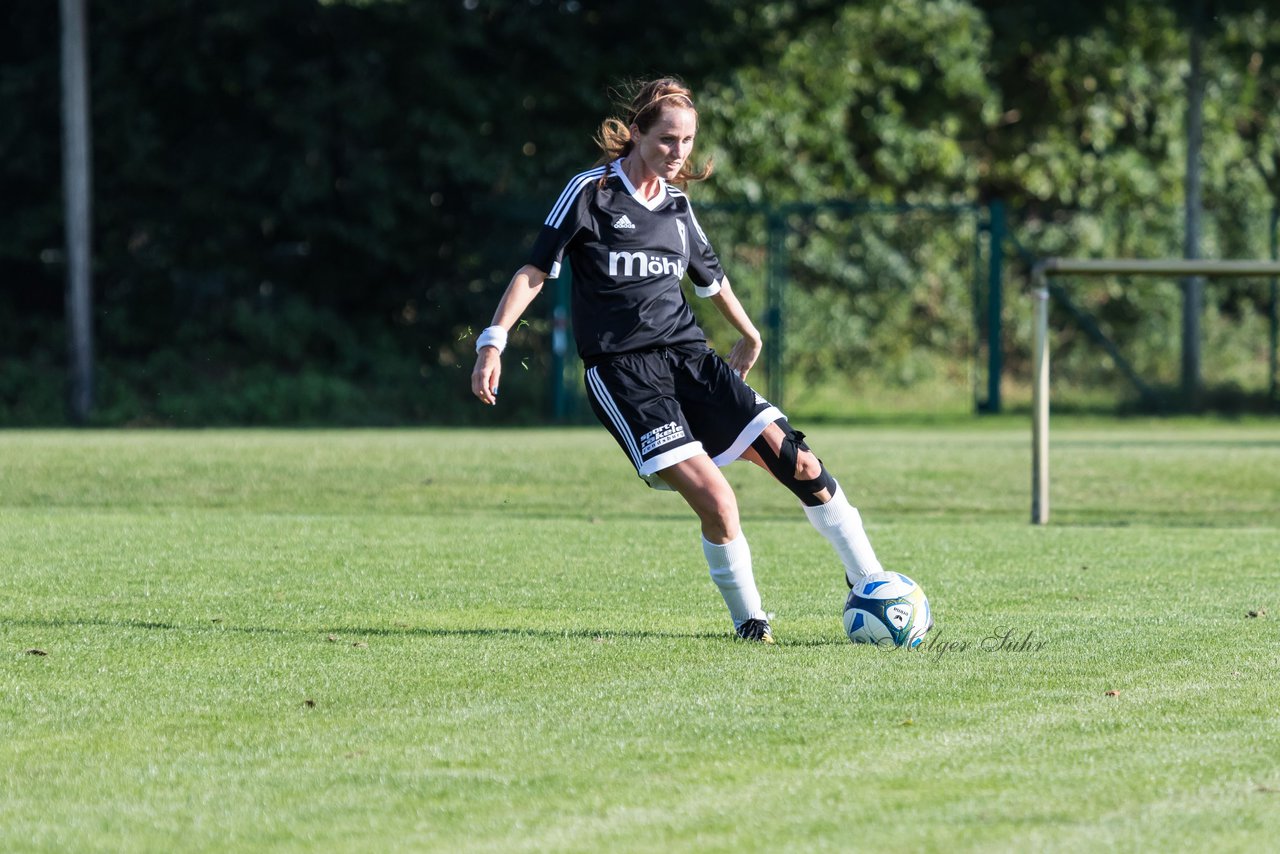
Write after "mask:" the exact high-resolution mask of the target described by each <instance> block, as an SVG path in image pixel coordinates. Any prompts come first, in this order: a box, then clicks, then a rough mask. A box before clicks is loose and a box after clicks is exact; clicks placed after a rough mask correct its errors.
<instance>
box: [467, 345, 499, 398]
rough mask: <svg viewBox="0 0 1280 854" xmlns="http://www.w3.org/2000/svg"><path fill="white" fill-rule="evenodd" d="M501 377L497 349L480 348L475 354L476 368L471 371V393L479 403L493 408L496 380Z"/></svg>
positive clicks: (496, 389)
mask: <svg viewBox="0 0 1280 854" xmlns="http://www.w3.org/2000/svg"><path fill="white" fill-rule="evenodd" d="M501 376H502V357H501V356H500V355H498V348H497V347H481V348H480V352H479V353H477V354H476V366H475V368H474V369H473V370H472V371H471V393H472V394H474V395H475V396H476V397H478V398H480V402H481V403H487V404H489V405H490V406H493V405H494V404H495V403H497V402H498V378H499V377H501Z"/></svg>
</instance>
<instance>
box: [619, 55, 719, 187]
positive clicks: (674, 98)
mask: <svg viewBox="0 0 1280 854" xmlns="http://www.w3.org/2000/svg"><path fill="white" fill-rule="evenodd" d="M626 90H629V94H628V91H626ZM616 94H617V95H618V107H619V109H620V110H621V112H622V117H621V118H618V117H610V118H607V119H605V120H604V121H603V122H601V123H600V130H599V131H598V132H597V133H596V145H598V146H600V151H601V152H602V154H601V157H600V160H599V162H598V163H597V165H603V164H605V163H609V162H610V161H613V160H617V159H618V158H619V157H625V156H626V155H627V154H629V153H630V152H631V149H632V148H634V147H635V142H634V141H633V140H632V139H631V126H632V125H635V126H636V127H637V128H639V129H640V132H641V133H648V132H649V128H651V127H653V125H654V122H656V121H657V120H658V119H659V118H660V117H661V116H662V111H663V110H664V109H665V108H666V107H667V106H672V107H679V108H682V109H686V110H693V115H694V117H695V118H696V117H697V115H698V110H697V109H696V108H695V107H694V106H693V93H692V92H690V91H689V87H687V86H685V85H684V83H682V82H681V81H680V80H678V79H677V78H675V77H660V78H658V79H657V80H649V81H641V82H636V83H632V84H630V85H629V86H627V87H625V90H624V91H622V92H618V93H616ZM711 169H712V163H711V161H710V160H708V161H707V162H706V164H704V165H703V167H702V168H701V169H699V168H697V167H695V166H694V165H693V163H692V162H691V161H689V160H686V161H685V162H684V165H683V166H681V167H680V174H679V175H677V176H676V177H675V179H674V180H673V181H672V183H673V184H679V185H681V186H684V185H685V184H688V183H689V182H690V181H701V180H702V179H704V178H706V177H707V176H709V175H710V174H711ZM606 177H607V176H606Z"/></svg>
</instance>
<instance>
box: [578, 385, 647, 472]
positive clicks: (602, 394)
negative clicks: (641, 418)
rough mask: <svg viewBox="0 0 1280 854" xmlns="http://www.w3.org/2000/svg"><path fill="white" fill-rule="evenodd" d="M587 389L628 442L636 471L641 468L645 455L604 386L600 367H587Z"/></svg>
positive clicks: (629, 452)
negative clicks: (641, 452) (641, 453)
mask: <svg viewBox="0 0 1280 854" xmlns="http://www.w3.org/2000/svg"><path fill="white" fill-rule="evenodd" d="M587 390H588V391H590V392H591V396H592V397H594V398H595V399H596V403H599V404H600V408H601V409H603V410H604V411H605V414H606V415H608V416H609V420H610V421H612V422H613V427H614V429H615V430H617V431H618V434H619V435H620V436H622V440H623V441H624V442H626V444H627V454H628V455H629V456H630V457H631V464H632V465H634V466H635V467H636V471H639V470H640V465H641V463H642V462H643V461H644V457H642V456H641V455H640V448H639V447H637V446H636V437H635V436H633V435H631V427H630V425H628V424H627V422H626V419H625V418H623V417H622V413H621V412H619V411H618V405H617V404H616V403H614V402H613V396H612V395H610V394H609V390H608V389H607V388H605V387H604V380H602V379H600V371H599V369H598V368H587Z"/></svg>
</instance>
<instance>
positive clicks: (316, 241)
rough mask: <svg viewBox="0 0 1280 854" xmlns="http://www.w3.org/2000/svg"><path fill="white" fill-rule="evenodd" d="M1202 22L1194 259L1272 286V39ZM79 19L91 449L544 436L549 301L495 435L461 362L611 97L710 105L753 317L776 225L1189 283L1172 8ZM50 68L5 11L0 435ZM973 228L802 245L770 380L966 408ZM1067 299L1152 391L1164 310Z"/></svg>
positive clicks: (712, 199)
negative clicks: (158, 434) (232, 434)
mask: <svg viewBox="0 0 1280 854" xmlns="http://www.w3.org/2000/svg"><path fill="white" fill-rule="evenodd" d="M1032 5H1034V6H1035V7H1036V12H1035V14H1030V13H1029V12H1028V9H1030V8H1031V6H1032ZM1210 6H1211V8H1210V9H1209V12H1210V13H1211V14H1210V15H1209V16H1208V21H1209V24H1207V25H1206V26H1207V30H1206V37H1207V38H1208V39H1209V42H1208V50H1207V54H1206V60H1205V61H1206V68H1207V69H1208V70H1209V71H1210V72H1211V78H1212V81H1213V82H1212V85H1211V91H1210V97H1211V105H1210V108H1209V109H1208V110H1207V113H1206V122H1207V126H1206V160H1207V163H1206V172H1205V201H1206V205H1207V206H1208V207H1209V208H1210V210H1209V217H1208V221H1209V222H1210V223H1211V224H1212V225H1213V227H1212V228H1210V229H1209V233H1208V234H1207V237H1206V243H1207V244H1208V245H1207V246H1206V254H1209V255H1215V254H1218V255H1227V254H1232V255H1251V256H1260V255H1262V254H1264V253H1265V252H1266V245H1267V244H1266V240H1267V234H1266V228H1267V225H1268V218H1267V212H1268V211H1269V209H1270V208H1271V206H1272V205H1273V204H1274V199H1275V198H1276V197H1277V194H1280V178H1278V177H1277V176H1278V175H1280V148H1277V145H1278V143H1277V142H1276V140H1277V139H1280V129H1278V128H1277V124H1276V122H1277V118H1276V111H1275V110H1274V104H1275V103H1276V101H1277V94H1278V93H1280V71H1278V70H1277V69H1278V68H1280V63H1277V59H1280V55H1278V54H1277V48H1276V47H1275V46H1276V45H1277V44H1280V38H1277V37H1276V34H1277V27H1280V19H1277V18H1276V16H1275V15H1274V14H1271V13H1266V12H1264V11H1261V10H1260V9H1258V8H1254V7H1251V6H1250V5H1249V4H1245V3H1234V2H1226V0H1223V2H1219V3H1214V4H1210ZM469 7H471V8H469ZM1188 8H1189V6H1188ZM89 15H90V25H91V32H90V39H91V42H90V44H91V52H90V66H91V69H92V109H93V132H94V148H93V154H94V165H95V172H94V180H95V210H94V224H95V234H94V240H95V247H94V248H95V267H94V287H95V294H94V299H95V318H94V328H95V335H96V342H95V343H96V349H97V356H98V377H97V380H98V405H97V409H96V413H95V420H96V421H97V422H99V423H108V424H121V423H162V424H193V425H194V424H221V423H261V424H282V423H289V424H310V423H333V424H390V423H406V422H408V423H421V422H428V423H440V422H461V421H469V420H479V419H481V418H483V419H486V420H489V419H492V418H493V417H498V418H502V419H511V420H525V421H529V420H536V419H539V418H542V417H545V416H546V415H547V414H548V407H547V404H546V398H547V394H546V392H547V387H548V383H549V380H548V378H547V377H548V373H549V371H550V368H551V361H552V356H551V353H550V335H549V334H548V332H549V330H550V322H549V316H550V311H551V303H552V300H551V299H550V298H549V297H548V296H544V297H543V298H542V299H541V300H540V301H539V302H538V303H536V304H535V306H534V308H533V309H532V310H531V311H530V313H529V315H528V318H527V319H528V320H529V327H528V328H527V329H526V330H523V331H522V332H520V333H518V334H517V336H516V337H515V345H514V347H513V351H512V353H511V356H510V357H509V358H508V360H507V364H506V371H507V372H508V376H509V378H510V379H511V381H510V382H507V383H505V384H504V389H503V391H504V397H503V405H502V406H501V407H500V408H499V410H498V411H497V412H493V413H490V412H486V411H482V410H481V409H480V408H479V407H478V406H476V405H475V404H474V403H473V402H472V401H471V399H470V395H469V391H468V375H469V372H470V368H471V364H472V360H473V356H472V340H473V337H474V333H475V332H476V331H478V329H479V328H480V327H482V326H484V325H485V324H486V323H487V322H488V319H489V316H490V314H491V312H492V310H493V306H494V304H495V303H496V300H497V298H498V296H499V294H500V293H501V291H502V289H503V288H504V287H505V285H506V283H507V280H508V278H509V276H510V274H511V272H512V271H513V270H514V269H515V268H516V267H517V266H519V264H520V263H521V262H522V261H523V259H524V254H525V251H526V250H527V247H528V245H529V242H530V240H531V239H532V235H533V233H534V232H535V230H536V228H537V226H538V224H539V223H540V221H541V219H542V217H543V216H544V215H545V212H546V210H547V208H548V206H549V204H550V203H551V201H552V200H553V199H554V197H555V194H556V193H558V192H559V190H560V188H561V187H562V186H563V182H564V180H565V179H566V178H567V177H568V176H569V175H571V174H574V172H576V171H579V170H580V169H582V168H585V167H587V166H589V165H591V163H592V162H593V161H594V160H595V158H596V151H595V150H594V147H593V145H592V143H591V136H592V134H593V132H594V131H595V129H596V127H597V125H598V123H599V120H600V119H601V118H602V117H603V116H605V115H606V114H608V113H609V112H610V110H611V104H610V97H611V91H610V90H611V88H612V87H616V86H617V85H618V84H620V83H622V82H624V81H625V80H626V79H627V78H630V77H647V76H652V75H655V74H664V73H676V74H679V75H681V76H683V77H684V78H685V79H686V80H688V81H689V82H690V83H691V84H692V85H693V86H694V87H695V89H696V90H697V91H698V92H699V93H700V94H701V98H700V109H701V113H702V119H703V125H702V139H701V141H700V154H702V155H704V156H705V155H707V154H712V155H714V156H715V158H716V161H717V173H716V175H715V177H714V178H713V180H712V181H711V182H709V183H708V184H705V185H701V186H698V187H696V188H694V193H695V196H696V197H697V199H698V203H699V204H700V205H706V206H708V210H710V206H711V205H712V204H713V203H730V204H733V205H736V206H737V208H736V209H737V210H738V211H739V213H738V214H736V215H730V214H716V215H714V216H712V215H710V214H709V219H715V228H714V229H713V234H712V237H713V239H714V240H716V242H717V244H718V245H719V246H720V248H721V254H722V255H723V256H724V257H725V258H726V263H727V265H728V269H729V273H730V276H731V277H732V278H733V280H734V281H735V284H737V285H738V286H739V289H740V290H741V291H742V292H743V294H744V295H745V296H746V297H747V298H748V308H749V309H750V310H752V311H753V312H757V313H758V312H759V311H761V310H762V309H763V297H762V294H763V287H764V281H765V278H766V270H765V266H764V265H765V263H766V262H767V260H768V256H767V255H766V254H765V252H764V249H765V246H766V241H767V232H766V230H765V223H766V217H765V214H767V212H768V211H769V210H772V209H774V208H776V207H777V206H778V205H781V204H784V203H788V202H814V203H822V202H828V201H849V200H856V201H861V202H866V201H870V202H876V203H900V202H931V203H937V202H945V203H961V204H971V203H974V202H982V201H985V200H987V199H989V198H993V197H1001V198H1004V199H1006V200H1007V201H1008V202H1009V203H1010V208H1011V211H1012V223H1013V227H1014V230H1015V233H1016V234H1017V235H1018V237H1019V239H1020V240H1021V241H1022V242H1023V244H1024V245H1026V246H1027V247H1029V248H1030V249H1032V250H1033V251H1036V252H1040V253H1044V254H1048V253H1055V252H1060V253H1064V254H1127V255H1148V256H1154V255H1169V254H1179V246H1180V229H1181V219H1180V199H1181V195H1180V193H1181V184H1180V182H1181V170H1182V160H1181V153H1180V145H1181V140H1182V137H1181V133H1182V130H1181V116H1182V110H1183V103H1182V100H1181V99H1182V97H1183V92H1182V83H1181V78H1180V74H1181V73H1182V71H1181V70H1182V63H1183V62H1184V59H1185V44H1186V36H1185V27H1186V26H1187V23H1186V22H1187V21H1188V20H1190V19H1189V18H1188V17H1187V14H1185V10H1183V9H1182V7H1181V6H1177V5H1176V4H1174V5H1168V4H1160V3H1157V2H1154V0H1147V1H1146V2H1141V0H1130V2H1125V3H1119V4H1101V5H1098V6H1097V7H1096V8H1095V7H1094V6H1092V5H1090V4H1084V5H1080V4H1077V5H1076V6H1072V5H1071V4H1059V5H1058V6H1057V7H1054V8H1051V9H1045V8H1043V7H1042V6H1041V4H1024V3H1011V2H1004V0H999V1H998V2H996V1H995V0H971V1H970V2H940V0H902V2H899V3H895V4H891V5H886V4H881V3H853V4H848V3H837V2H823V1H822V0H780V2H772V3H764V4H754V5H750V6H746V5H743V4H739V3H737V2H733V0H708V2H703V3H697V4H690V3H685V2H675V0H662V2H654V3H647V4H612V3H610V4H605V3H595V2H575V0H559V2H555V0H541V2H537V0H525V1H524V2H521V0H495V2H488V0H476V2H462V0H457V2H454V0H430V2H427V0H423V2H316V0H280V2H273V3H257V2H249V0H229V2H221V3H216V4H210V3H203V2H196V0H185V1H183V0H179V1H178V2H175V0H163V2H161V0H129V2H125V0H104V2H93V3H91V4H89ZM675 22H678V23H675ZM58 34H59V22H58V12H57V4H56V3H52V2H47V0H13V2H10V3H7V4H5V6H4V8H3V10H0V424H34V423H46V424H47V423H58V422H60V421H61V419H62V417H63V412H62V408H63V406H62V400H63V397H64V395H63V382H64V380H63V376H64V371H65V368H64V365H65V361H66V356H65V353H66V340H65V331H64V328H63V319H62V313H63V307H62V306H63V296H62V292H63V276H64V267H63V265H62V263H61V255H62V243H63V236H62V197H61V193H62V190H61V166H60V157H59V140H60V118H59V112H58V110H59V89H58V74H59V60H58V50H57V48H58ZM744 205H745V206H746V208H744V207H743V206H744ZM722 210H728V208H722ZM972 219H973V218H972V216H970V215H969V214H963V213H962V214H958V215H957V216H956V217H953V218H951V219H950V220H929V219H928V218H922V217H919V216H916V215H911V216H904V217H902V218H899V219H896V220H894V219H892V218H885V217H879V216H877V217H876V218H873V219H862V220H858V219H849V218H841V217H839V216H834V217H833V216H825V217H821V216H819V217H800V218H798V219H794V220H793V221H792V223H791V224H792V225H793V228H792V231H791V233H790V236H789V237H788V241H789V242H788V244H787V246H786V247H785V248H786V250H787V252H788V259H787V266H786V268H785V271H784V272H785V274H786V275H787V276H788V277H789V279H790V281H791V283H792V285H793V288H792V292H791V296H790V297H789V302H788V312H789V319H788V323H789V325H790V326H791V327H792V328H794V329H795V330H797V331H798V332H799V333H800V334H798V335H796V336H795V337H794V338H793V339H791V340H792V343H791V344H789V347H788V358H789V362H788V364H789V366H790V367H791V369H792V370H793V372H794V377H793V379H794V380H797V381H800V382H815V383H817V382H821V381H822V378H823V377H824V376H825V375H828V374H831V373H833V372H834V373H836V374H838V375H839V376H841V377H847V378H852V379H853V380H854V381H856V383H859V384H862V385H868V384H872V385H874V384H883V383H887V384H889V385H894V384H901V385H904V386H908V387H909V386H911V385H912V384H913V383H916V382H917V381H918V380H920V379H921V378H925V379H928V378H930V377H932V378H934V379H938V378H939V377H941V378H943V379H945V380H946V381H947V382H951V383H953V384H954V383H961V384H964V383H966V382H967V381H968V378H967V376H966V374H967V372H968V371H969V370H970V368H969V362H968V359H969V358H970V356H971V354H972V352H973V349H974V343H975V342H974V341H973V332H972V327H971V325H970V324H971V318H972V316H973V313H974V310H975V307H974V306H973V305H972V304H971V301H972V300H971V294H970V289H971V286H972V284H973V280H974V274H975V273H976V272H977V271H976V269H975V267H974V264H975V263H976V262H975V258H974V255H973V250H974V245H973V243H972V240H971V238H972V237H973V231H972V226H973V222H972ZM1018 273H1019V271H1018V270H1017V269H1016V268H1012V267H1011V269H1010V270H1009V275H1010V276H1011V277H1013V276H1016V275H1018ZM1015 281H1016V280H1015ZM1211 300H1212V301H1213V303H1214V304H1213V305H1212V306H1211V309H1210V311H1211V317H1210V321H1211V322H1210V325H1209V333H1208V334H1209V335H1210V336H1211V337H1212V336H1213V335H1217V336H1218V339H1219V340H1221V341H1224V342H1228V344H1229V342H1230V341H1231V340H1232V338H1233V336H1232V335H1231V334H1230V333H1231V330H1233V329H1237V328H1240V329H1244V330H1245V331H1246V332H1247V333H1248V335H1247V337H1248V338H1249V341H1248V343H1247V345H1242V347H1243V349H1248V348H1256V346H1257V345H1259V344H1260V343H1261V342H1259V341H1256V340H1254V338H1256V337H1257V334H1258V333H1259V330H1260V328H1261V327H1260V326H1259V320H1258V318H1259V317H1260V316H1261V312H1262V311H1263V310H1264V300H1265V296H1264V294H1263V291H1262V290H1260V289H1259V288H1257V287H1256V286H1254V285H1252V284H1245V285H1241V286H1239V287H1237V286H1235V285H1230V286H1227V285H1223V286H1220V287H1218V288H1217V289H1216V290H1214V291H1213V292H1212V294H1211ZM1082 301H1083V303H1084V304H1085V305H1086V306H1087V307H1089V308H1090V309H1091V310H1094V311H1096V312H1097V313H1098V314H1099V315H1100V318H1101V320H1102V322H1103V323H1104V324H1110V326H1109V327H1108V328H1109V329H1111V330H1112V331H1113V332H1114V334H1116V335H1117V336H1119V337H1123V338H1125V339H1126V340H1128V341H1131V342H1132V346H1133V347H1134V348H1135V352H1134V355H1133V358H1134V360H1135V362H1136V363H1138V364H1139V366H1140V367H1142V368H1143V369H1150V370H1152V371H1156V372H1157V374H1158V372H1159V370H1163V369H1164V368H1165V367H1166V366H1171V365H1173V362H1172V361H1170V359H1171V358H1172V357H1171V352H1170V349H1169V341H1170V338H1169V335H1168V334H1167V329H1166V326H1165V325H1163V322H1164V319H1165V316H1166V314H1168V313H1169V312H1171V311H1173V306H1172V305H1169V304H1168V299H1167V296H1166V295H1165V294H1163V293H1161V292H1160V291H1158V290H1136V289H1124V290H1117V289H1115V287H1114V286H1113V285H1106V284H1100V285H1098V286H1097V287H1096V288H1093V289H1091V290H1090V291H1089V292H1088V294H1086V296H1085V297H1084V299H1083V300H1082ZM830 318H835V319H836V321H837V323H836V324H835V325H834V326H829V325H828V324H827V323H826V321H827V320H828V319H830ZM1215 319H1224V321H1227V322H1225V323H1224V324H1222V325H1220V326H1217V327H1215V326H1214V325H1213V323H1214V322H1216V320H1215ZM1011 321H1013V322H1012V323H1011V332H1010V337H1009V341H1008V342H1007V346H1008V348H1009V350H1010V365H1011V366H1012V367H1013V368H1014V369H1015V370H1017V369H1018V368H1019V366H1020V365H1021V364H1023V363H1024V362H1025V360H1024V359H1021V360H1020V357H1019V353H1020V348H1021V347H1022V345H1023V343H1024V342H1025V336H1024V335H1023V330H1020V329H1019V328H1018V325H1017V322H1016V318H1011ZM1155 321H1159V322H1155ZM1233 324H1234V325H1233ZM1241 324H1242V325H1241ZM709 325H710V326H711V327H712V329H713V331H714V332H715V334H717V335H722V334H723V329H721V328H719V327H717V326H716V324H715V322H714V321H712V322H711V323H710V324H709ZM824 330H825V331H826V333H827V334H828V339H824V338H823V337H822V336H821V335H820V334H818V333H819V332H822V331H824ZM1215 330H1217V331H1215ZM831 341H834V342H836V344H837V345H838V346H836V347H834V348H833V347H832V346H830V342H831ZM725 343H728V342H725ZM1059 343H1060V345H1061V349H1060V351H1059V352H1060V353H1061V358H1062V359H1063V360H1064V366H1065V369H1067V370H1068V371H1071V370H1074V371H1075V372H1076V374H1075V375H1076V376H1078V378H1079V380H1080V382H1082V383H1088V382H1094V381H1099V380H1100V379H1105V377H1101V376H1100V375H1099V374H1097V372H1091V371H1092V369H1091V367H1090V366H1091V365H1094V364H1095V363H1096V361H1097V353H1096V351H1094V350H1091V349H1088V348H1087V347H1083V348H1076V347H1075V346H1074V341H1073V340H1072V337H1071V335H1070V334H1069V333H1067V334H1065V335H1064V340H1063V341H1061V342H1059ZM1228 349H1230V346H1228ZM1241 356H1242V354H1241V353H1240V352H1236V351H1232V352H1230V353H1228V354H1227V355H1224V356H1223V359H1222V362H1223V364H1227V363H1230V362H1232V360H1233V359H1236V358H1237V357H1241ZM1245 358H1246V361H1247V362H1248V363H1249V364H1256V356H1255V355H1253V354H1252V351H1250V354H1249V355H1248V356H1247V357H1245ZM513 375H514V376H513ZM1153 379H1155V380H1159V379H1161V378H1160V377H1159V376H1156V377H1154V378H1153ZM1226 379H1230V380H1233V381H1234V380H1235V379H1238V378H1236V377H1228V378H1226ZM1239 379H1242V381H1243V382H1244V384H1245V385H1246V386H1252V387H1256V386H1257V385H1258V381H1257V377H1256V376H1253V375H1252V374H1250V375H1248V376H1244V377H1242V378H1239Z"/></svg>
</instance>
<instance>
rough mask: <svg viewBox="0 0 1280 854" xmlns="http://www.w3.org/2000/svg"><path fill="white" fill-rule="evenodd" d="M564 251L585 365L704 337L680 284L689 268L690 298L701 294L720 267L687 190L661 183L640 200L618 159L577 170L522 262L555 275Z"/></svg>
mask: <svg viewBox="0 0 1280 854" xmlns="http://www.w3.org/2000/svg"><path fill="white" fill-rule="evenodd" d="M606 176H607V177H606ZM602 178H603V179H605V180H604V181H603V185H602V183H601V179H602ZM566 254H567V255H568V259H569V265H570V267H571V268H572V270H573V332H574V337H575V338H576V339H577V343H578V354H579V355H580V356H581V357H582V360H583V362H585V363H586V364H588V365H590V364H593V363H595V362H598V361H599V360H600V359H601V358H603V357H605V356H612V355H616V354H619V353H634V352H639V351H642V350H650V349H653V348H656V347H665V346H670V345H678V344H692V343H696V342H702V341H705V340H706V337H707V336H706V334H705V333H704V332H703V331H702V329H700V328H699V327H698V324H697V322H696V321H695V320H694V317H693V311H692V310H691V309H690V308H689V303H688V302H687V301H686V300H685V298H684V292H683V291H682V290H681V289H680V282H681V280H682V279H683V278H684V276H685V274H686V273H687V274H688V276H689V278H690V279H691V280H692V281H693V284H694V287H695V292H696V293H697V295H698V296H700V297H709V296H712V295H714V294H715V293H717V292H718V291H719V290H720V282H721V280H722V279H723V278H724V272H723V270H722V269H721V267H720V260H719V259H718V258H717V257H716V254H715V251H714V250H712V248H711V244H710V242H709V241H708V240H707V237H706V235H705V234H703V233H702V229H701V228H700V227H699V226H698V221H697V219H695V218H694V215H693V210H692V208H691V207H690V205H689V198H688V196H686V195H685V194H684V193H682V192H681V191H680V190H679V189H677V188H676V187H674V186H672V185H670V184H668V183H666V182H665V181H663V182H662V189H661V190H660V191H659V192H658V195H657V196H656V197H655V198H654V199H652V200H643V199H641V198H640V196H639V195H638V194H637V192H636V189H635V187H634V186H633V185H632V184H631V181H630V180H629V179H628V178H627V176H626V174H625V173H624V172H623V171H622V166H621V162H620V161H618V160H615V161H613V162H612V163H610V164H608V165H607V166H599V167H596V168H595V169H590V170H588V171H586V172H583V173H581V174H580V175H575V176H574V177H573V178H572V179H571V180H570V181H569V183H568V185H567V186H566V187H565V188H564V192H562V193H561V194H560V198H559V200H557V201H556V204H555V206H554V207H553V208H552V209H551V213H550V215H548V216H547V219H546V221H545V222H544V223H543V226H542V231H541V232H540V233H539V234H538V239H537V241H536V242H535V243H534V245H533V252H532V253H531V255H530V258H529V263H530V264H532V265H533V266H535V267H537V268H538V269H539V270H542V271H543V272H545V273H547V275H548V277H549V278H556V277H557V276H558V275H559V274H560V263H561V260H562V258H563V257H564V256H565V255H566Z"/></svg>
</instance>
